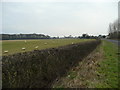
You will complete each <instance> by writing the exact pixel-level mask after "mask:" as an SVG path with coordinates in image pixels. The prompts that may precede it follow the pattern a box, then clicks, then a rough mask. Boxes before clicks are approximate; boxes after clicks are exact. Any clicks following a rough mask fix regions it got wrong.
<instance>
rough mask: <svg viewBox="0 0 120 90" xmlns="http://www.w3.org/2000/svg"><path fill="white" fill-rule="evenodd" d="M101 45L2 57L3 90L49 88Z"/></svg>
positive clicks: (70, 46)
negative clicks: (6, 89)
mask: <svg viewBox="0 0 120 90" xmlns="http://www.w3.org/2000/svg"><path fill="white" fill-rule="evenodd" d="M100 42H101V41H99V40H96V41H89V42H83V43H79V44H73V45H67V46H63V47H59V48H51V49H45V50H34V51H31V52H24V53H17V54H14V55H9V56H3V58H2V80H3V88H43V87H50V85H51V83H52V82H53V81H54V80H55V79H56V78H58V77H61V76H62V75H64V74H65V73H66V72H67V70H69V69H70V68H71V67H73V66H74V65H75V64H77V63H78V62H79V61H80V60H82V59H83V58H84V57H86V56H87V55H88V54H89V53H90V52H91V51H93V50H94V49H95V48H96V46H97V45H98V44H100Z"/></svg>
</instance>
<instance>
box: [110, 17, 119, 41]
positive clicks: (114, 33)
mask: <svg viewBox="0 0 120 90" xmlns="http://www.w3.org/2000/svg"><path fill="white" fill-rule="evenodd" d="M108 33H109V34H108V38H110V39H120V22H119V20H118V19H117V20H116V21H114V22H113V23H110V24H109V29H108Z"/></svg>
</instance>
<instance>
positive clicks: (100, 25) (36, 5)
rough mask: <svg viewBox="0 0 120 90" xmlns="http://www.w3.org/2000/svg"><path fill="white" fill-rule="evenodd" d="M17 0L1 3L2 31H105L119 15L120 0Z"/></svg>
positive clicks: (61, 33) (74, 33)
mask: <svg viewBox="0 0 120 90" xmlns="http://www.w3.org/2000/svg"><path fill="white" fill-rule="evenodd" d="M16 1H18V2H15V0H9V2H8V1H7V0H3V1H2V3H1V4H2V7H1V6H0V11H1V10H2V11H1V12H2V22H1V23H2V31H1V33H11V34H12V33H41V34H46V35H50V36H68V35H72V36H79V35H81V34H83V33H87V34H90V35H99V34H103V35H104V34H107V33H108V31H107V30H108V25H109V23H110V22H114V21H115V20H116V19H117V18H118V1H119V0H39V1H38V0H34V1H33V0H29V1H28V0H16ZM1 8H2V9H1ZM0 16H1V15H0ZM1 23H0V25H1ZM0 27H1V26H0Z"/></svg>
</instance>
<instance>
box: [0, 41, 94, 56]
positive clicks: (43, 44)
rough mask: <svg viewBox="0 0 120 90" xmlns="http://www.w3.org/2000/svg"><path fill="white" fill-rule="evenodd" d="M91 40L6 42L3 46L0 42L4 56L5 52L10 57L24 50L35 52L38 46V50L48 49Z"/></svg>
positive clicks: (3, 42)
mask: <svg viewBox="0 0 120 90" xmlns="http://www.w3.org/2000/svg"><path fill="white" fill-rule="evenodd" d="M90 40H93V39H39V40H4V41H2V44H1V42H0V45H2V50H0V51H2V52H1V53H2V54H3V55H6V54H5V53H4V51H8V53H7V55H10V54H14V53H19V52H23V50H22V48H25V51H32V50H35V47H36V46H38V49H46V48H53V47H54V48H55V47H59V46H64V45H68V44H72V43H79V42H84V41H90Z"/></svg>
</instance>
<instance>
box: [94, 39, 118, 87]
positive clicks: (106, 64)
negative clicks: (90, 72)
mask: <svg viewBox="0 0 120 90" xmlns="http://www.w3.org/2000/svg"><path fill="white" fill-rule="evenodd" d="M101 47H102V49H103V54H104V56H103V60H102V61H101V62H99V65H100V67H98V68H97V69H98V72H97V74H98V75H99V76H100V77H98V81H99V83H97V84H96V85H95V87H96V88H118V55H119V53H118V46H117V45H115V44H113V43H111V42H107V41H103V44H102V45H101Z"/></svg>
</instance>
